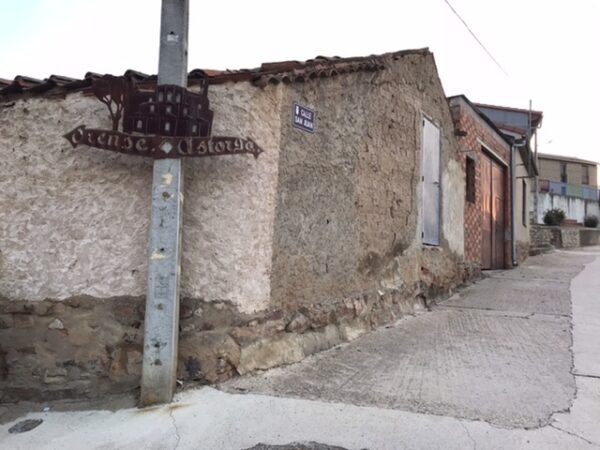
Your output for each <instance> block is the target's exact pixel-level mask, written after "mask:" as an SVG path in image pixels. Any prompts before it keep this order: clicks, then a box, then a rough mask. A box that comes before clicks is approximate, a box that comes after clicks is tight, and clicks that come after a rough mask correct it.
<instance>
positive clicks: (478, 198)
mask: <svg viewBox="0 0 600 450" xmlns="http://www.w3.org/2000/svg"><path fill="white" fill-rule="evenodd" d="M449 104H450V109H451V111H452V118H453V120H454V126H455V130H456V134H457V139H458V142H459V148H460V153H461V158H462V162H463V169H464V170H465V171H466V167H467V158H471V159H472V160H473V161H474V163H475V164H474V166H475V180H474V184H475V190H474V198H473V201H469V199H467V198H465V259H466V260H467V261H468V262H471V263H476V264H479V265H480V266H484V264H483V251H484V249H483V234H484V233H483V220H484V212H483V194H482V192H483V189H482V173H481V172H482V159H483V158H487V159H490V160H492V161H493V162H494V163H495V164H496V166H500V167H502V168H503V173H502V178H503V180H502V185H503V188H504V202H503V203H504V205H503V210H504V221H503V222H504V223H503V225H504V236H503V238H504V239H503V244H502V249H503V255H502V256H503V267H504V268H509V267H512V248H511V207H510V205H511V201H510V200H511V182H510V180H511V177H510V146H509V145H508V143H507V142H506V141H504V140H503V139H502V137H501V136H500V135H499V134H498V133H497V132H496V131H495V130H494V128H492V126H490V125H489V124H488V123H487V122H486V121H485V120H484V119H483V118H482V117H481V116H480V115H479V112H478V111H477V110H476V109H475V107H474V106H472V105H471V104H470V102H469V101H468V100H466V98H464V97H463V96H458V97H451V98H449ZM490 150H491V151H490ZM466 178H467V177H465V179H466Z"/></svg>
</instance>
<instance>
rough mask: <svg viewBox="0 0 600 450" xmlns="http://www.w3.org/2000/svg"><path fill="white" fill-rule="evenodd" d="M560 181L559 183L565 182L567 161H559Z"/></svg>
mask: <svg viewBox="0 0 600 450" xmlns="http://www.w3.org/2000/svg"><path fill="white" fill-rule="evenodd" d="M560 181H561V183H566V182H567V163H562V162H561V163H560Z"/></svg>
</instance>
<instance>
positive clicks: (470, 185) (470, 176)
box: [466, 156, 475, 203]
mask: <svg viewBox="0 0 600 450" xmlns="http://www.w3.org/2000/svg"><path fill="white" fill-rule="evenodd" d="M466 170H467V201H468V202H470V203H475V160H474V159H473V158H469V157H468V156H467V168H466Z"/></svg>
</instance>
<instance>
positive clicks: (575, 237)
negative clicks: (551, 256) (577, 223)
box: [560, 227, 581, 248]
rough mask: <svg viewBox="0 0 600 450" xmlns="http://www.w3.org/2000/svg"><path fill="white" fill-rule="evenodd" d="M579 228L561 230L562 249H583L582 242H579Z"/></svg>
mask: <svg viewBox="0 0 600 450" xmlns="http://www.w3.org/2000/svg"><path fill="white" fill-rule="evenodd" d="M579 231H580V229H579V228H576V227H569V228H566V227H564V228H561V229H560V238H561V243H562V248H576V247H581V242H580V240H579Z"/></svg>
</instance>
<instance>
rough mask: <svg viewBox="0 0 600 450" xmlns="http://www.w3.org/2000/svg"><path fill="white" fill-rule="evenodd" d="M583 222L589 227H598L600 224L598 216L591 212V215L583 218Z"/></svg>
mask: <svg viewBox="0 0 600 450" xmlns="http://www.w3.org/2000/svg"><path fill="white" fill-rule="evenodd" d="M583 224H584V225H585V226H586V227H588V228H596V227H597V226H598V217H596V216H594V215H593V214H590V215H589V216H585V218H584V219H583Z"/></svg>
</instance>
